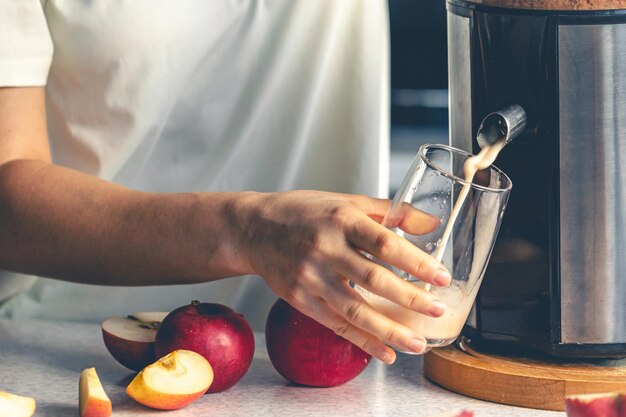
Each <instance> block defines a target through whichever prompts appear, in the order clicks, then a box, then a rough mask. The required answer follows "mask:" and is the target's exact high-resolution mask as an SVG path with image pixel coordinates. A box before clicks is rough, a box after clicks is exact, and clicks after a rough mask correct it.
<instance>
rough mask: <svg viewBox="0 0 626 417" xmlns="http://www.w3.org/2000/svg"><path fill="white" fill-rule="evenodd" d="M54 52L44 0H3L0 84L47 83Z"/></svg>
mask: <svg viewBox="0 0 626 417" xmlns="http://www.w3.org/2000/svg"><path fill="white" fill-rule="evenodd" d="M52 51H53V46H52V38H51V37H50V32H49V31H48V24H47V22H46V17H45V15H44V11H43V6H42V3H41V0H0V87H8V86H15V87H17V86H40V85H46V81H47V79H48V72H49V71H50V64H51V62H52Z"/></svg>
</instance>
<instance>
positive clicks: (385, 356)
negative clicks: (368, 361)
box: [379, 350, 393, 365]
mask: <svg viewBox="0 0 626 417" xmlns="http://www.w3.org/2000/svg"><path fill="white" fill-rule="evenodd" d="M379 358H380V360H381V361H383V362H385V363H386V364H387V365H391V364H392V363H393V355H392V354H391V353H389V352H387V351H386V350H385V351H382V352H381V353H380V355H379Z"/></svg>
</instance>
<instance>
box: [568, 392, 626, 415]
mask: <svg viewBox="0 0 626 417" xmlns="http://www.w3.org/2000/svg"><path fill="white" fill-rule="evenodd" d="M618 398H619V394H617V393H606V394H585V395H568V396H567V397H565V411H566V412H567V416H568V417H619V414H618V408H617V407H618Z"/></svg>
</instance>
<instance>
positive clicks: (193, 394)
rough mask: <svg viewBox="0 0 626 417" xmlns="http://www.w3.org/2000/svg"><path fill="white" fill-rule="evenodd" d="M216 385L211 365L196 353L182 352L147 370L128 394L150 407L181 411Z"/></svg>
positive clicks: (147, 367) (129, 389)
mask: <svg viewBox="0 0 626 417" xmlns="http://www.w3.org/2000/svg"><path fill="white" fill-rule="evenodd" d="M212 382H213V368H212V367H211V364H210V363H209V361H207V360H206V359H205V358H204V356H202V355H200V354H198V353H196V352H192V351H190V350H183V349H179V350H175V351H173V352H172V353H170V354H169V355H166V356H164V357H162V358H161V359H159V360H158V361H156V362H155V363H153V364H152V365H148V366H146V367H145V368H144V369H143V370H142V371H141V372H139V374H137V376H136V377H135V379H133V380H132V381H131V383H130V384H129V385H128V387H127V388H126V393H127V394H128V396H130V397H131V398H133V399H134V400H135V401H137V402H139V403H141V404H143V405H145V406H147V407H151V408H156V409H159V410H177V409H179V408H183V407H185V406H186V405H188V404H190V403H192V402H193V401H195V400H197V399H198V398H200V397H202V395H203V394H204V393H205V392H206V391H207V390H208V389H209V387H210V386H211V383H212Z"/></svg>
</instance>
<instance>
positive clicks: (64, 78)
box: [0, 0, 389, 329]
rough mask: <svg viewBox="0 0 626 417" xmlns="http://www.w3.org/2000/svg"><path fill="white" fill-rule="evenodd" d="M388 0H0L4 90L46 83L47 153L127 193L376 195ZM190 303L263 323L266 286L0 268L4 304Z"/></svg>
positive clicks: (29, 307) (34, 311)
mask: <svg viewBox="0 0 626 417" xmlns="http://www.w3.org/2000/svg"><path fill="white" fill-rule="evenodd" d="M386 7H387V6H386V2H385V1H384V0H375V1H374V0H367V1H363V0H256V1H255V0H239V1H236V0H212V1H206V0H185V1H180V0H162V1H158V2H154V1H148V0H118V1H92V0H0V86H28V85H35V86H36V85H46V93H47V112H48V130H49V137H50V142H51V147H52V155H53V161H54V162H55V163H56V164H59V165H63V166H67V167H71V168H74V169H77V170H79V171H82V172H85V173H88V174H91V175H94V176H97V177H100V178H103V179H106V180H109V181H112V182H115V183H118V184H122V185H124V186H126V187H130V188H133V189H138V190H144V191H172V192H173V191H238V190H257V191H282V190H290V189H320V190H329V191H338V192H349V193H363V194H368V195H372V196H386V195H387V187H388V156H389V155H388V154H389V150H388V149H389V141H388V130H389V129H388V93H389V70H388V55H389V51H388V41H389V40H388V22H387V18H388V16H387V9H386ZM154 244H158V242H154ZM191 299H200V300H211V301H216V302H221V303H224V304H228V305H230V306H232V307H233V308H235V309H237V310H239V311H241V312H242V313H244V314H245V315H246V317H247V318H248V320H249V321H250V322H251V323H252V324H253V325H254V327H256V328H257V329H260V328H261V327H262V324H263V322H264V320H265V314H266V310H267V308H268V306H269V305H270V304H271V303H272V302H273V300H274V299H275V296H274V295H273V294H272V293H271V291H270V290H269V289H267V288H266V287H265V284H264V283H263V281H262V280H261V279H260V278H259V277H241V278H229V279H226V280H221V281H217V282H214V283H209V284H198V285H193V286H171V287H147V288H146V287H142V288H119V287H113V288H111V287H108V288H107V287H95V286H88V285H80V284H72V283H64V282H61V281H55V280H50V279H44V278H35V277H27V276H24V275H19V274H14V273H10V272H3V273H0V315H1V316H10V317H36V318H49V319H72V320H100V319H102V318H103V317H106V316H110V315H123V314H127V313H132V312H135V311H140V310H168V309H172V308H175V307H177V306H179V305H182V304H185V303H187V302H189V301H190V300H191Z"/></svg>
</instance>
